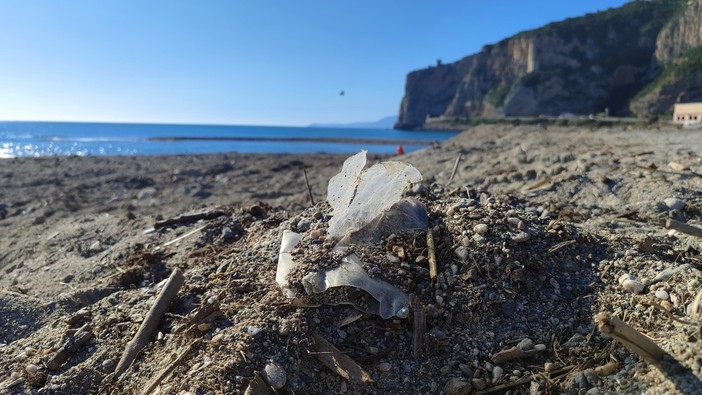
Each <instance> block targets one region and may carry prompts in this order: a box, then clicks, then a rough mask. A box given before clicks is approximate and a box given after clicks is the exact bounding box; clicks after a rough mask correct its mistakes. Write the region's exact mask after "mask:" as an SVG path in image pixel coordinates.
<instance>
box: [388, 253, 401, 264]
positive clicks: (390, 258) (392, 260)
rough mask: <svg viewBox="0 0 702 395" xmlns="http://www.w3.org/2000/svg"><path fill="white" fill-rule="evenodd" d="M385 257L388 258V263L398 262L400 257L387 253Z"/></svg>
mask: <svg viewBox="0 0 702 395" xmlns="http://www.w3.org/2000/svg"><path fill="white" fill-rule="evenodd" d="M385 259H387V260H388V262H390V263H400V258H398V257H396V256H395V255H392V254H388V255H387V256H386V257H385Z"/></svg>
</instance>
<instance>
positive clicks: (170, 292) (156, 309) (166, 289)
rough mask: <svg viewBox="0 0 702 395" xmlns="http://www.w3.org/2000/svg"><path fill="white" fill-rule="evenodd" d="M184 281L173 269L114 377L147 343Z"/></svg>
mask: <svg viewBox="0 0 702 395" xmlns="http://www.w3.org/2000/svg"><path fill="white" fill-rule="evenodd" d="M184 281H185V277H183V273H181V271H180V270H178V269H174V270H173V273H171V276H170V277H169V278H168V281H166V285H164V286H163V289H162V290H161V293H160V294H159V295H158V298H156V302H154V305H153V306H151V310H149V312H148V313H147V315H146V318H144V321H143V322H142V323H141V326H140V327H139V330H138V331H137V333H136V335H134V338H133V339H132V340H130V341H129V343H127V347H125V349H124V352H123V353H122V358H120V360H119V363H118V364H117V368H116V369H115V377H119V376H121V375H122V373H124V372H125V371H126V370H127V368H129V365H131V364H132V362H133V361H134V360H135V359H136V356H137V354H139V352H140V351H141V350H142V349H143V348H144V347H146V345H147V344H148V343H149V338H150V337H151V335H152V334H153V333H154V332H155V331H156V328H157V327H158V324H159V322H160V321H161V318H162V317H163V316H164V314H166V311H168V307H169V306H170V305H171V302H172V301H173V299H174V298H175V296H176V295H177V294H178V291H179V290H180V287H181V286H182V285H183V282H184Z"/></svg>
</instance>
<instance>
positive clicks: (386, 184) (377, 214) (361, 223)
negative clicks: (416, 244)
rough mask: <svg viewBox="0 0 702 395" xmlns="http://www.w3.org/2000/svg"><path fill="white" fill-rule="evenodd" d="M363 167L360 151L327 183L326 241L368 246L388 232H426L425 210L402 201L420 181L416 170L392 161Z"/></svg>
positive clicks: (410, 166) (406, 200)
mask: <svg viewBox="0 0 702 395" xmlns="http://www.w3.org/2000/svg"><path fill="white" fill-rule="evenodd" d="M365 164H366V151H361V152H359V153H358V154H356V155H354V156H352V157H350V158H349V159H347V160H346V161H345V162H344V166H343V168H342V170H341V172H340V173H339V174H337V175H336V176H334V177H332V179H331V180H330V181H329V186H328V190H327V196H328V201H329V204H330V205H331V207H332V219H331V220H330V221H329V229H328V230H327V234H328V235H329V237H331V238H332V239H335V240H339V241H340V243H342V244H345V243H350V242H370V241H376V240H377V239H379V238H380V237H381V236H383V234H384V233H387V231H388V230H391V231H394V232H397V231H400V230H406V229H418V228H426V227H427V224H428V217H427V211H426V207H425V206H424V205H423V204H422V203H420V202H418V201H416V200H413V199H403V195H404V194H405V192H406V191H408V190H409V189H410V188H411V187H412V184H415V183H418V182H420V181H422V175H421V173H419V170H417V169H416V168H415V167H414V166H412V165H410V164H407V163H403V162H393V161H388V162H382V163H379V164H376V165H373V166H372V167H371V168H370V169H367V170H363V168H364V166H365Z"/></svg>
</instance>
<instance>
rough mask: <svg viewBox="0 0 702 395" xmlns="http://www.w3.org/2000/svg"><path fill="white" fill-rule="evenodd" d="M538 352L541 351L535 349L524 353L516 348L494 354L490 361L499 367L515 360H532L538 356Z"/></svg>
mask: <svg viewBox="0 0 702 395" xmlns="http://www.w3.org/2000/svg"><path fill="white" fill-rule="evenodd" d="M538 352H539V350H535V349H532V350H527V351H522V350H520V349H518V348H517V347H516V346H515V347H511V348H508V349H506V350H502V351H500V352H498V353H496V354H494V355H493V356H492V357H490V360H492V362H494V363H495V364H496V365H499V364H501V363H503V362H507V361H511V360H514V359H523V358H530V357H533V356H534V355H536V354H537V353H538Z"/></svg>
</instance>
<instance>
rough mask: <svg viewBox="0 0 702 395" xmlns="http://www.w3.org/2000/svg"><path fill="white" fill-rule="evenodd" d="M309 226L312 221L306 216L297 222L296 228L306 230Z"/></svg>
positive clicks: (301, 230)
mask: <svg viewBox="0 0 702 395" xmlns="http://www.w3.org/2000/svg"><path fill="white" fill-rule="evenodd" d="M310 226H312V221H310V220H309V219H307V218H303V219H301V220H300V221H299V222H298V223H297V230H298V231H300V232H307V231H308V230H309V229H310Z"/></svg>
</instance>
